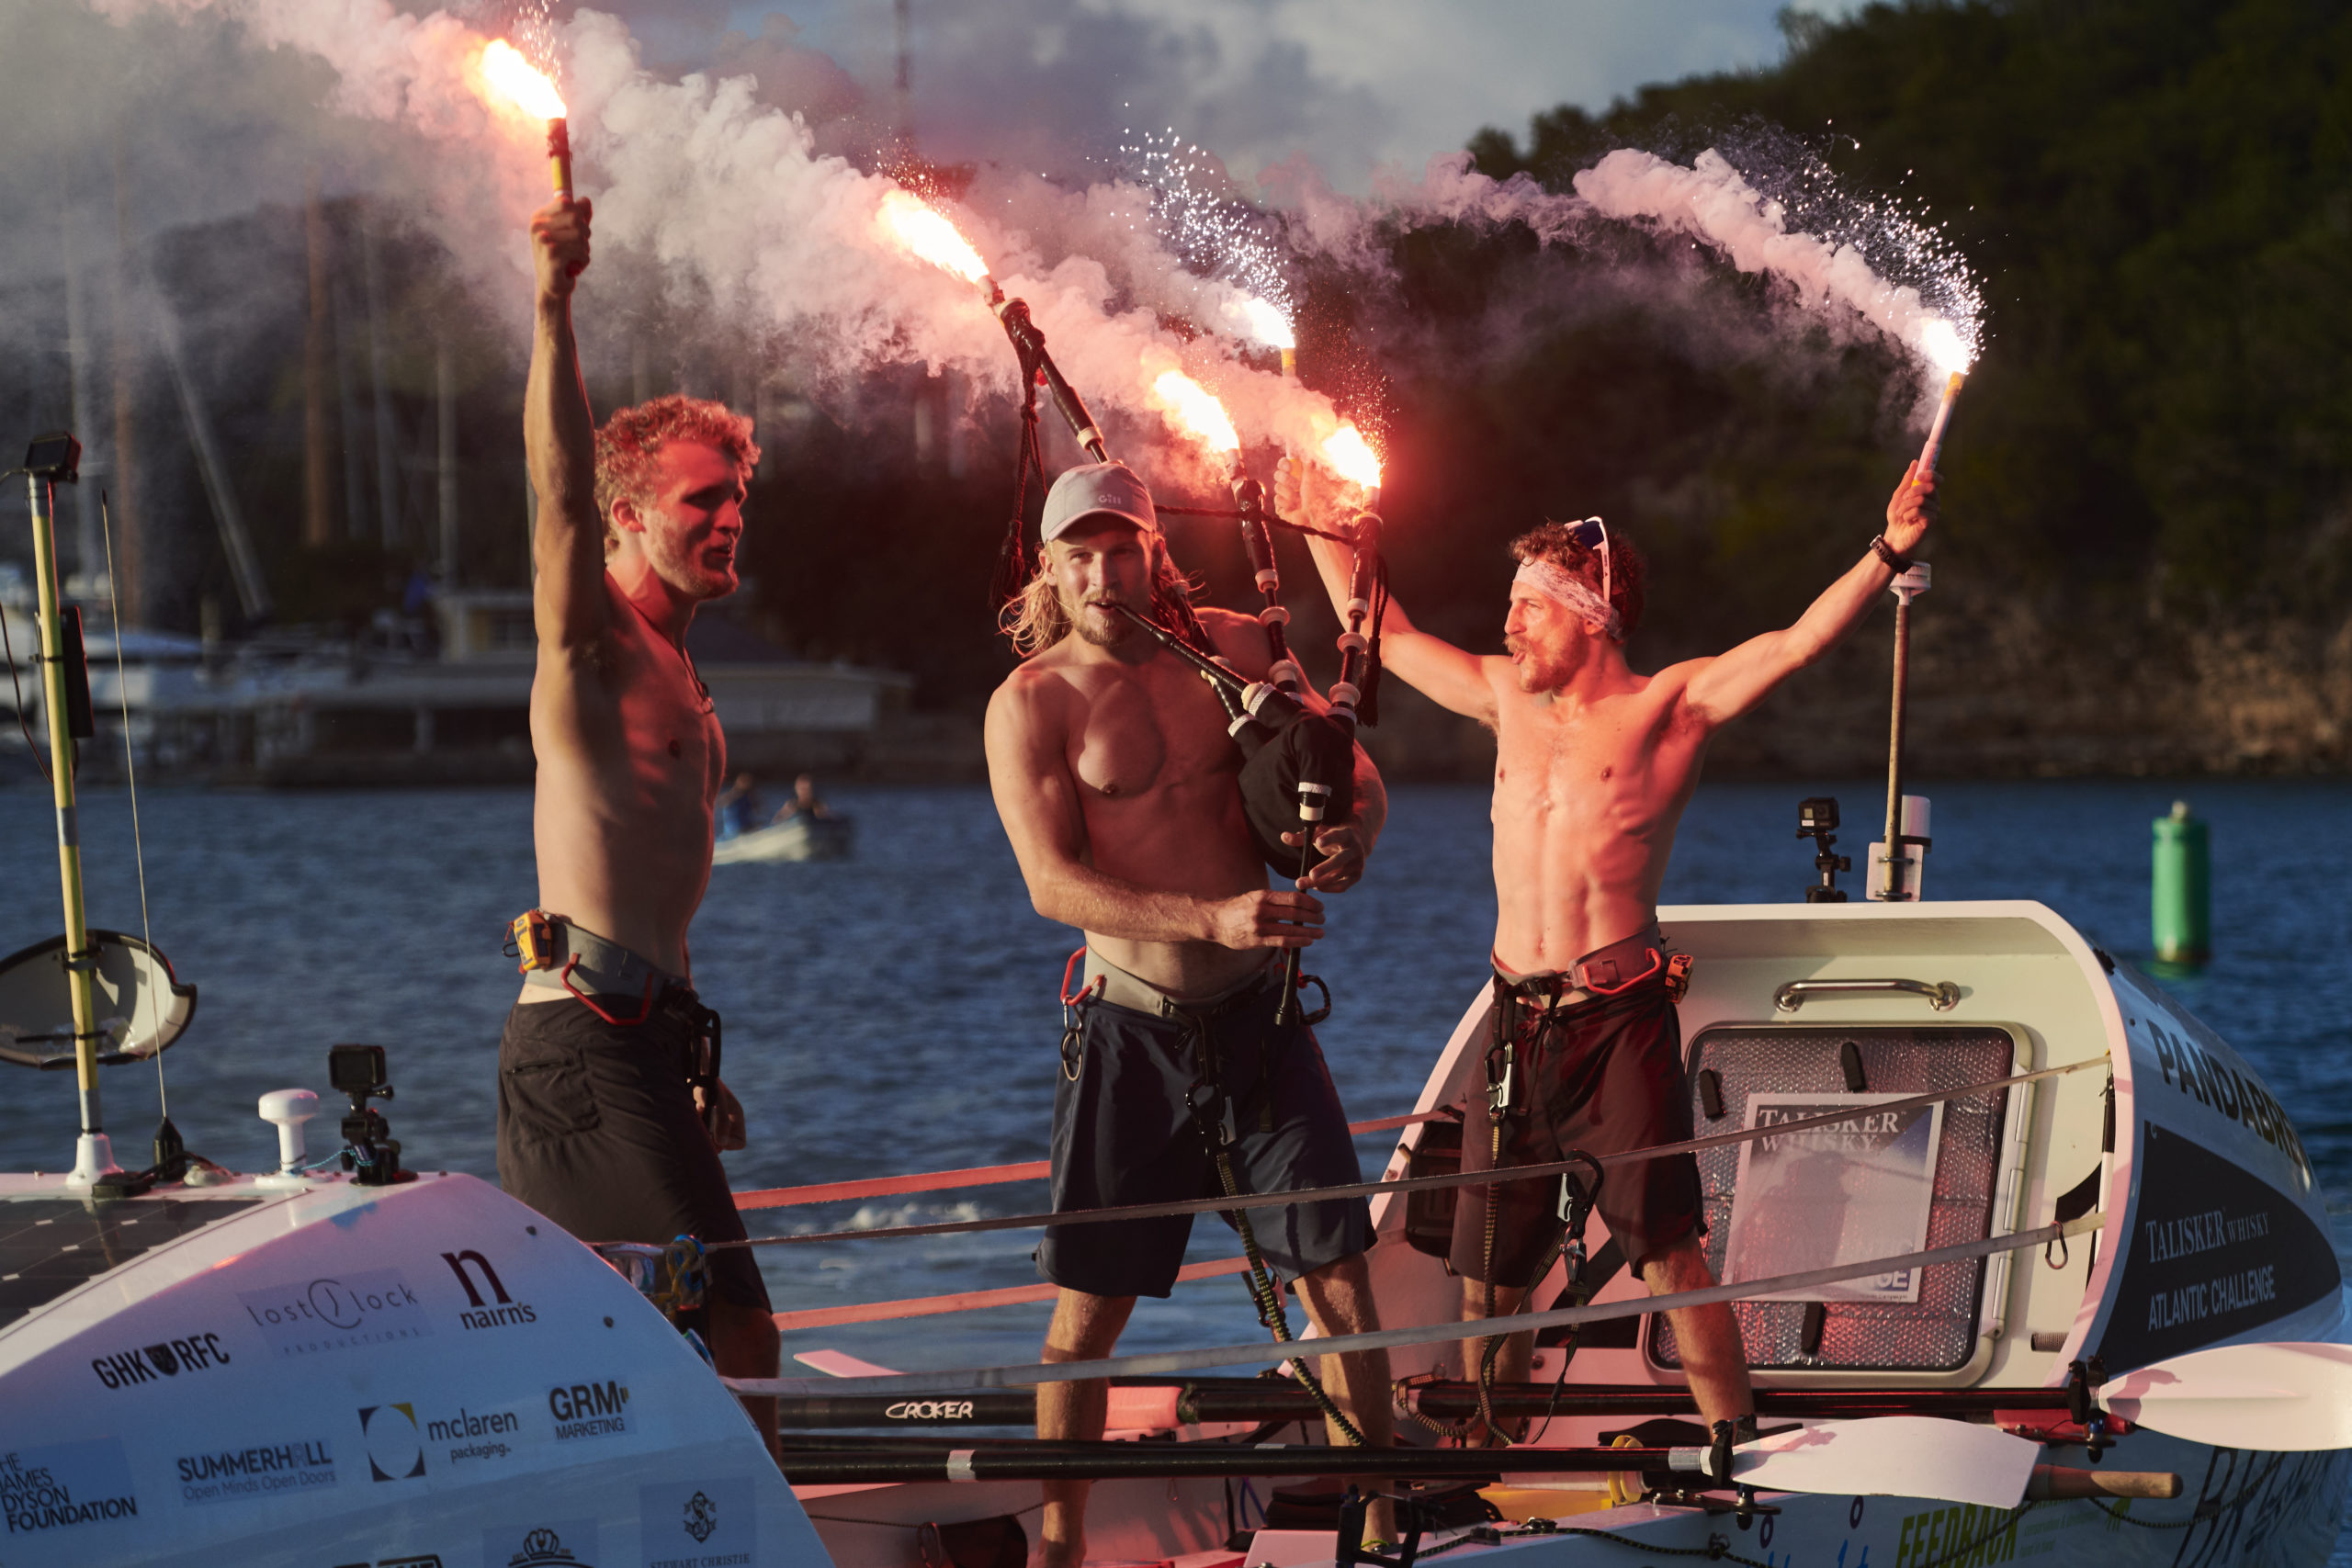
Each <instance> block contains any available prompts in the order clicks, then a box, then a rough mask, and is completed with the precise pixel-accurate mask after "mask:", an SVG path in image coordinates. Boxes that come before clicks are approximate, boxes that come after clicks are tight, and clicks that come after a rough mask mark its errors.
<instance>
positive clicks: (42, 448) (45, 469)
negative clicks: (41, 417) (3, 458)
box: [24, 430, 82, 484]
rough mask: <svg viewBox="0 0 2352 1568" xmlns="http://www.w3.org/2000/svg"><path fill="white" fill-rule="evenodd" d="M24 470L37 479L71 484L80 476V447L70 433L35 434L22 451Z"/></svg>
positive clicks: (57, 431) (58, 431) (61, 431)
mask: <svg viewBox="0 0 2352 1568" xmlns="http://www.w3.org/2000/svg"><path fill="white" fill-rule="evenodd" d="M24 471H25V472H26V473H28V474H30V475H31V476H32V477H33V478H35V479H55V480H59V481H61V482H62V483H65V484H72V483H74V481H75V480H76V479H80V478H81V475H82V444H81V443H80V442H79V441H76V440H74V433H73V432H72V431H70V430H52V431H51V432H50V433H49V434H46V435H36V436H34V437H33V444H32V445H31V446H28V447H26V448H25V468H24Z"/></svg>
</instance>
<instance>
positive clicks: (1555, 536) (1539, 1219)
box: [1279, 463, 1935, 1439]
mask: <svg viewBox="0 0 2352 1568" xmlns="http://www.w3.org/2000/svg"><path fill="white" fill-rule="evenodd" d="M1917 467H1918V466H1917V464H1916V463H1915V464H1913V465H1912V467H1911V468H1910V469H1908V470H1906V471H1905V474H1904V477H1903V481H1902V483H1901V484H1900V485H1898V486H1897V487H1896V489H1895V491H1894V497H1893V499H1891V500H1890V501H1889V502H1887V506H1886V528H1885V532H1883V534H1881V535H1879V536H1877V537H1876V538H1873V539H1872V540H1871V541H1870V545H1869V547H1868V548H1867V549H1865V550H1864V551H1863V553H1862V558H1861V559H1860V561H1859V562H1857V563H1856V564H1855V565H1854V566H1853V567H1852V568H1851V569H1849V570H1848V571H1847V572H1846V573H1845V574H1844V575H1843V576H1842V577H1840V578H1839V579H1838V581H1836V582H1835V583H1833V584H1831V585H1830V587H1829V589H1828V591H1827V592H1825V593H1823V594H1822V595H1821V596H1820V597H1819V598H1818V599H1816V600H1815V601H1814V603H1813V604H1812V605H1811V607H1809V608H1808V609H1807V610H1806V611H1805V612H1804V615H1802V616H1800V617H1799V618H1798V619H1797V621H1796V623H1795V624H1794V625H1792V626H1788V627H1785V628H1783V629H1781V630H1779V631H1772V632H1767V633H1765V634H1764V635H1763V636H1761V637H1754V638H1751V639H1749V640H1748V641H1747V642H1744V643H1742V644H1740V645H1739V646H1738V647H1736V648H1734V649H1731V650H1729V651H1728V652H1725V653H1723V654H1720V655H1717V656H1715V657H1713V658H1709V659H1694V660H1687V661H1685V662H1683V663H1680V664H1675V665H1671V666H1669V667H1668V668H1667V669H1665V670H1661V671H1658V672H1657V673H1656V674H1654V675H1642V674H1637V673H1635V672H1634V670H1633V668H1632V667H1631V666H1630V665H1628V664H1627V662H1626V660H1625V650H1624V643H1625V639H1626V637H1629V636H1631V635H1632V633H1633V632H1634V629H1635V627H1636V626H1639V625H1640V622H1641V616H1642V609H1643V604H1644V600H1645V589H1646V581H1645V577H1646V573H1645V567H1644V564H1643V561H1642V558H1641V557H1640V555H1639V554H1638V553H1637V552H1636V551H1635V550H1634V547H1633V545H1632V544H1631V542H1630V541H1628V540H1627V539H1626V538H1625V536H1623V534H1622V533H1616V534H1612V533H1611V530H1610V528H1609V526H1608V525H1606V524H1605V523H1603V522H1602V521H1601V519H1600V518H1598V517H1592V518H1587V519H1585V520H1584V521H1582V522H1579V523H1567V524H1562V523H1547V524H1546V525H1544V526H1543V527H1541V528H1538V529H1535V530H1534V531H1532V533H1529V534H1526V535H1523V536H1521V537H1520V538H1518V539H1517V540H1515V541H1513V543H1512V546H1511V553H1512V554H1513V555H1514V556H1515V557H1516V558H1518V560H1519V571H1518V575H1517V576H1516V577H1515V578H1514V579H1513V580H1512V582H1511V589H1510V608H1509V611H1508V613H1507V615H1506V617H1505V620H1504V623H1503V634H1504V647H1505V648H1506V649H1508V652H1507V653H1505V654H1504V655H1501V656H1496V655H1491V654H1489V655H1484V656H1481V655H1478V654H1474V653H1468V652H1465V651H1464V650H1463V649H1458V648H1455V647H1453V646H1452V645H1451V644H1449V643H1446V642H1443V641H1442V640H1440V639H1439V638H1437V637H1431V636H1430V635H1429V634H1428V633H1426V632H1423V631H1421V630H1419V628H1417V627H1416V626H1414V625H1413V624H1412V621H1411V618H1410V617H1409V616H1408V615H1406V614H1405V611H1404V609H1403V607H1402V606H1401V605H1400V604H1397V603H1396V602H1394V601H1393V600H1392V601H1391V602H1390V604H1389V606H1388V612H1387V617H1386V625H1385V633H1384V637H1383V642H1382V656H1383V659H1384V660H1385V664H1386V666H1387V668H1388V669H1389V670H1390V671H1393V672H1395V673H1396V674H1397V676H1398V677H1399V678H1401V679H1403V680H1404V681H1405V682H1408V684H1410V685H1412V686H1413V687H1415V688H1416V689H1418V690H1419V691H1420V692H1422V693H1423V694H1426V695H1428V696H1429V697H1430V698H1431V699H1432V700H1434V701H1435V702H1437V703H1438V704H1439V705H1441V706H1442V707H1446V708H1449V709H1451V710H1452V711H1453V712H1455V713H1458V714H1463V715H1465V716H1469V717H1471V718H1475V719H1476V720H1478V721H1479V722H1480V723H1481V724H1484V725H1486V726H1487V728H1490V729H1492V730H1493V731H1494V732H1495V737H1496V761H1495V788H1494V807H1493V820H1494V872H1495V897H1496V904H1497V919H1496V924H1495V938H1494V946H1493V949H1492V954H1491V958H1492V964H1493V970H1494V974H1493V982H1492V983H1493V988H1494V1000H1493V1009H1492V1012H1491V1013H1490V1024H1489V1031H1488V1033H1487V1039H1488V1040H1489V1042H1490V1043H1489V1046H1488V1049H1487V1052H1486V1054H1485V1066H1486V1073H1485V1076H1484V1078H1483V1080H1482V1081H1476V1080H1474V1082H1473V1084H1472V1086H1471V1089H1470V1093H1469V1096H1468V1106H1467V1111H1468V1115H1467V1120H1466V1123H1465V1125H1464V1129H1463V1138H1462V1152H1463V1168H1464V1170H1487V1169H1493V1168H1498V1167H1509V1166H1513V1165H1533V1164H1541V1163H1549V1162H1552V1161H1556V1160H1559V1159H1563V1158H1566V1157H1568V1156H1569V1155H1570V1153H1571V1152H1572V1151H1578V1150H1580V1151H1583V1152H1584V1153H1587V1154H1591V1155H1606V1154H1613V1153H1618V1152H1622V1151H1624V1150H1629V1149H1634V1148H1641V1147H1645V1146H1647V1145H1657V1144H1666V1143H1676V1142H1680V1141H1682V1140H1684V1139H1687V1138H1689V1137H1690V1136H1691V1093H1690V1089H1689V1086H1688V1084H1687V1083H1686V1081H1685V1079H1684V1075H1683V1066H1682V1055H1681V1031H1680V1029H1679V1023H1678V1021H1677V1017H1676V1013H1675V1003H1676V1001H1677V1000H1678V999H1679V996H1680V994H1681V991H1682V990H1683V988H1684V987H1685V986H1686V985H1687V983H1688V979H1687V977H1688V975H1689V969H1690V964H1689V960H1688V959H1687V958H1683V957H1680V956H1679V955H1676V954H1674V953H1672V951H1671V949H1670V948H1669V947H1668V944H1667V941H1666V938H1665V937H1664V935H1663V934H1662V933H1661V932H1660V931H1659V930H1658V924H1657V893H1658V886H1659V884H1660V882H1661V881H1662V880H1663V879H1664V877H1665V874H1666V865H1667V858H1668V854H1669V853H1670V852H1671V851H1672V849H1673V845H1674V830H1675V826H1676V824H1677V822H1678V821H1679V819H1680V818H1681V815H1682V809H1683V807H1685V806H1686V805H1688V804H1689V802H1690V799H1691V791H1692V790H1693V789H1694V788H1695V787H1696V786H1697V784H1698V781H1699V770H1700V764H1701V762H1702V760H1703V759H1704V757H1705V754H1706V749H1707V742H1708V741H1709V740H1710V739H1712V738H1713V736H1714V734H1715V732H1716V731H1717V730H1719V729H1721V728H1723V727H1724V725H1726V724H1729V723H1730V722H1731V721H1732V720H1733V719H1735V718H1737V717H1738V716H1740V715H1742V714H1744V713H1747V711H1748V710H1749V709H1751V708H1753V707H1755V706H1756V705H1757V704H1758V703H1760V702H1762V701H1763V700H1764V697H1765V695H1766V694H1768V693H1770V691H1771V690H1772V688H1773V687H1775V686H1777V685H1779V684H1780V683H1781V682H1782V681H1783V680H1785V679H1787V678H1788V677H1789V676H1791V675H1792V674H1794V673H1795V672H1796V671H1799V670H1802V669H1804V667H1805V666H1806V665H1808V664H1811V663H1812V662H1814V661H1815V660H1817V659H1819V658H1821V657H1822V656H1823V655H1824V654H1826V653H1827V652H1828V651H1829V650H1830V649H1832V648H1834V647H1835V646H1837V644H1838V641H1839V640H1840V639H1842V638H1843V637H1845V636H1846V635H1847V634H1848V633H1849V632H1850V631H1852V630H1853V629H1854V627H1855V626H1858V625H1860V622H1861V620H1862V618H1863V617H1864V616H1865V615H1868V614H1869V613H1870V610H1871V606H1872V605H1873V604H1876V603H1877V602H1878V599H1879V596H1880V595H1881V594H1882V593H1883V592H1885V591H1886V587H1887V584H1888V583H1889V582H1890V581H1892V580H1893V579H1894V576H1895V574H1896V573H1897V572H1900V571H1902V570H1905V569H1906V568H1907V567H1908V566H1909V559H1908V558H1909V555H1910V552H1911V550H1912V549H1913V548H1914V547H1916V546H1917V544H1918V543H1919V540H1920V539H1921V537H1922V536H1925V534H1926V533H1927V529H1928V523H1929V521H1930V519H1931V518H1932V516H1933V506H1932V501H1933V495H1934V491H1935V480H1934V479H1933V478H1932V477H1931V476H1922V475H1920V474H1919V473H1918V472H1917ZM1302 468H1303V469H1304V471H1303V472H1302V471H1301V469H1302ZM1302 490H1303V491H1304V494H1303V495H1302V494H1301V493H1300V492H1301V491H1302ZM1280 491H1281V493H1280V496H1279V503H1280V504H1282V505H1283V507H1284V509H1285V510H1290V511H1292V512H1293V514H1294V515H1295V514H1297V513H1296V511H1295V509H1296V508H1297V507H1298V506H1299V504H1300V503H1301V502H1302V501H1303V502H1304V503H1305V507H1306V516H1307V517H1308V519H1309V521H1311V522H1317V523H1319V524H1320V525H1324V526H1327V527H1335V528H1337V527H1344V526H1345V524H1344V521H1343V518H1344V515H1345V507H1344V502H1346V501H1347V500H1348V499H1349V497H1348V495H1347V493H1346V490H1345V487H1344V485H1343V484H1342V483H1341V482H1340V481H1339V480H1337V479H1332V478H1330V477H1329V476H1328V475H1326V474H1324V473H1323V472H1322V471H1321V470H1319V469H1317V468H1313V467H1311V466H1295V465H1286V466H1285V473H1284V475H1283V479H1282V481H1281V486H1280ZM1309 542H1310V543H1311V544H1312V546H1313V547H1314V552H1315V559H1316V565H1317V568H1318V569H1319V570H1321V572H1322V576H1323V581H1324V585H1325V587H1326V588H1327V590H1329V592H1330V594H1331V596H1332V598H1333V600H1334V601H1335V602H1336V603H1338V604H1341V605H1344V604H1345V602H1346V599H1347V595H1348V580H1349V568H1350V564H1351V563H1350V559H1349V555H1348V552H1347V551H1346V550H1345V549H1344V548H1343V547H1340V546H1339V545H1337V544H1335V543H1333V542H1331V541H1328V540H1325V539H1320V538H1317V539H1312V540H1310V541H1309ZM1558 1195H1559V1189H1558V1188H1557V1187H1556V1186H1555V1184H1554V1183H1552V1182H1548V1181H1533V1180H1531V1181H1521V1182H1511V1183H1504V1184H1500V1185H1498V1186H1495V1187H1491V1188H1482V1187H1465V1188H1464V1189H1462V1199H1461V1201H1460V1203H1459V1205H1458V1206H1457V1208H1456V1210H1455V1215H1454V1226H1453V1251H1452V1256H1451V1258H1450V1259H1449V1261H1450V1262H1451V1263H1452V1265H1453V1268H1454V1269H1455V1270H1456V1271H1458V1272H1459V1273H1460V1274H1461V1275H1462V1279H1463V1308H1462V1311H1463V1315H1464V1317H1465V1318H1477V1317H1487V1316H1492V1315H1495V1314H1498V1313H1501V1314H1508V1313H1511V1312H1515V1311H1517V1310H1518V1308H1519V1307H1520V1305H1521V1303H1522V1302H1523V1301H1524V1300H1525V1298H1526V1295H1527V1293H1528V1292H1529V1291H1530V1290H1531V1289H1532V1287H1534V1286H1535V1285H1537V1284H1539V1283H1541V1280H1540V1278H1538V1277H1535V1276H1536V1273H1537V1270H1538V1269H1541V1268H1542V1267H1543V1266H1544V1264H1545V1263H1546V1262H1547V1261H1548V1260H1549V1258H1551V1257H1552V1256H1554V1254H1553V1251H1552V1248H1553V1247H1555V1246H1556V1244H1557V1237H1558V1235H1559V1225H1560V1222H1559V1220H1558V1218H1557V1213H1558V1210H1557V1206H1556V1203H1557V1197H1558ZM1489 1203H1491V1204H1492V1209H1491V1210H1490V1209H1489V1207H1488V1205H1489ZM1699 1203H1700V1191H1699V1169H1698V1163H1697V1161H1696V1160H1695V1159H1694V1158H1693V1157H1692V1156H1690V1155H1688V1154H1683V1155H1679V1156H1670V1157H1666V1158H1660V1159H1655V1160H1650V1161H1647V1162H1644V1163H1639V1164H1633V1165H1620V1166H1617V1167H1615V1168H1613V1169H1611V1171H1610V1172H1609V1173H1608V1174H1607V1176H1606V1178H1605V1179H1603V1180H1602V1181H1601V1182H1600V1192H1599V1194H1598V1200H1597V1204H1596V1206H1597V1208H1598V1209H1599V1211H1600V1215H1601V1217H1602V1219H1603V1220H1604V1221H1605V1222H1606V1224H1608V1226H1609V1233H1610V1235H1611V1237H1612V1238H1613V1239H1614V1240H1615V1241H1616V1242H1617V1243H1618V1245H1619V1247H1621V1248H1622V1249H1623V1253H1624V1256H1625V1258H1626V1259H1627V1261H1628V1262H1629V1263H1630V1264H1631V1265H1632V1266H1633V1267H1634V1269H1635V1271H1636V1272H1637V1273H1638V1274H1639V1275H1640V1277H1641V1279H1642V1280H1643V1281H1644V1282H1645V1284H1646V1285H1647V1286H1648V1287H1649V1289H1650V1291H1651V1292H1652V1293H1653V1294H1660V1295H1662V1294H1667V1293H1669V1292H1679V1291H1690V1290H1699V1289H1703V1288H1704V1287H1706V1286H1709V1285H1712V1284H1713V1283H1714V1282H1715V1281H1714V1279H1713V1274H1712V1273H1711V1271H1710V1270H1709V1269H1708V1266H1707V1261H1706V1256H1705V1253H1704V1252H1703V1251H1702V1246H1701V1242H1700V1239H1699V1238H1700V1232H1701V1225H1702V1222H1701V1216H1700V1207H1699ZM1490 1221H1491V1224H1490ZM1667 1315H1668V1322H1669V1323H1670V1324H1671V1325H1672V1327H1673V1330H1674V1337H1675V1343H1676V1346H1677V1348H1679V1351H1680V1354H1681V1357H1682V1362H1683V1366H1684V1368H1685V1369H1686V1371H1688V1374H1689V1376H1690V1381H1691V1389H1692V1393H1693V1394H1694V1395H1695V1397H1696V1399H1697V1401H1698V1404H1699V1407H1700V1410H1701V1412H1702V1415H1703V1416H1704V1418H1705V1419H1706V1420H1707V1421H1708V1422H1709V1423H1710V1424H1711V1426H1712V1425H1713V1424H1716V1423H1723V1422H1733V1423H1735V1424H1736V1429H1739V1430H1742V1431H1745V1430H1746V1429H1747V1428H1749V1427H1752V1425H1753V1420H1754V1411H1755V1399H1754V1395H1753V1394H1752V1393H1751V1392H1750V1391H1749V1387H1748V1378H1747V1358H1746V1353H1745V1351H1744V1349H1743V1348H1742V1345H1741V1343H1740V1335H1739V1325H1738V1323H1737V1321H1736V1319H1735V1318H1734V1317H1733V1315H1732V1312H1731V1308H1730V1307H1729V1306H1728V1305H1722V1304H1717V1305H1712V1306H1699V1307H1684V1308H1681V1309H1679V1310H1676V1311H1672V1312H1669V1313H1668V1314H1667ZM1486 1347H1487V1341H1485V1340H1482V1339H1473V1340H1468V1341H1465V1342H1464V1346H1463V1357H1464V1376H1465V1377H1470V1378H1476V1377H1479V1376H1480V1375H1481V1368H1482V1366H1486V1365H1487V1364H1488V1362H1487V1348H1486ZM1531 1355H1532V1341H1531V1338H1530V1337H1528V1336H1524V1335H1519V1336H1512V1337H1510V1339H1508V1340H1507V1341H1506V1342H1505V1346H1504V1348H1503V1349H1502V1353H1501V1355H1500V1357H1499V1359H1498V1365H1496V1366H1494V1367H1493V1368H1492V1375H1494V1376H1495V1377H1496V1378H1497V1379H1498V1381H1505V1382H1510V1381H1518V1380H1520V1379H1523V1378H1525V1377H1526V1376H1527V1374H1528V1367H1529V1360H1530V1357H1531ZM1503 1436H1504V1434H1500V1433H1490V1434H1487V1437H1488V1438H1490V1439H1493V1438H1501V1437H1503Z"/></svg>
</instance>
